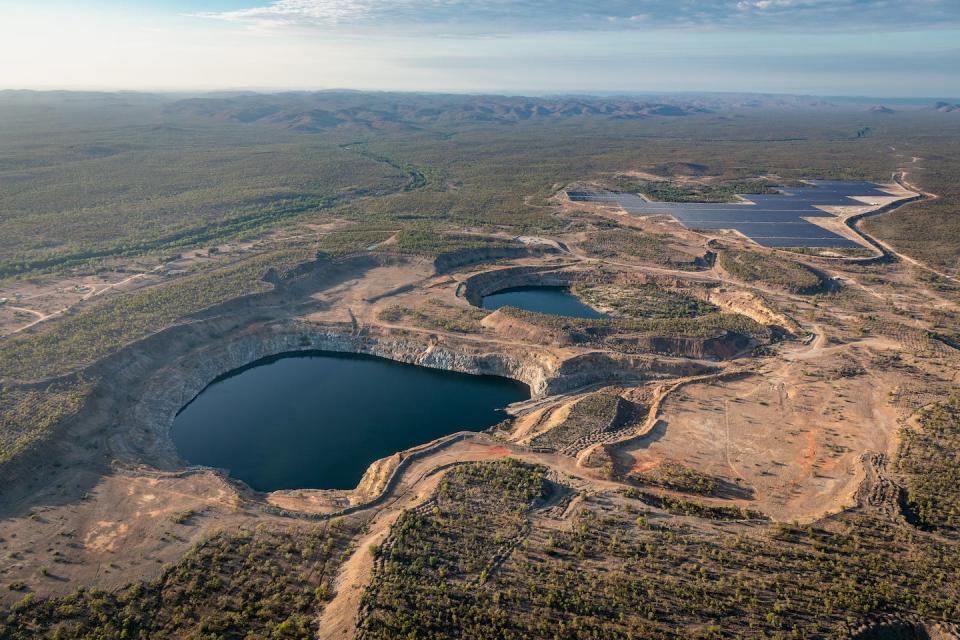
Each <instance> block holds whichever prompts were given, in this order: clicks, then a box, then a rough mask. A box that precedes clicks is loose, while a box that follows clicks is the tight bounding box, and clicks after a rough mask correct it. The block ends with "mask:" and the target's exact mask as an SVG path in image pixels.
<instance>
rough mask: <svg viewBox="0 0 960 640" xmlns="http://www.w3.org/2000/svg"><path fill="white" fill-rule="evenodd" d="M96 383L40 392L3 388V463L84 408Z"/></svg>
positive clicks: (0, 404) (58, 386) (0, 457)
mask: <svg viewBox="0 0 960 640" xmlns="http://www.w3.org/2000/svg"><path fill="white" fill-rule="evenodd" d="M92 389H93V383H91V382H90V381H88V380H84V379H82V378H81V379H80V380H79V381H74V382H59V383H55V384H51V385H48V386H46V387H45V388H40V389H30V388H28V389H21V388H17V387H11V388H7V387H4V386H3V385H0V463H3V462H6V461H7V460H9V459H10V458H12V457H13V456H14V455H15V454H16V453H17V452H19V451H21V450H23V448H24V447H26V446H27V445H29V444H30V443H31V442H33V441H34V440H36V439H37V438H39V437H41V436H43V434H44V433H46V431H47V430H48V429H49V428H50V427H52V426H53V425H55V424H56V423H58V422H59V421H60V420H62V419H64V418H66V417H68V416H71V415H73V414H75V413H76V412H77V411H79V410H80V408H81V407H82V406H83V403H84V401H85V400H86V397H87V395H88V394H89V393H90V391H91V390H92Z"/></svg>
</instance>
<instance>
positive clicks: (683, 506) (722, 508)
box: [623, 484, 768, 520]
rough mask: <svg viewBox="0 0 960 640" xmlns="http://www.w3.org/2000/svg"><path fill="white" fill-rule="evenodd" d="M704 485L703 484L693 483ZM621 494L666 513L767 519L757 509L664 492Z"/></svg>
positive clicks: (723, 517)
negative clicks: (703, 501)
mask: <svg viewBox="0 0 960 640" xmlns="http://www.w3.org/2000/svg"><path fill="white" fill-rule="evenodd" d="M694 486H695V487H696V486H704V485H702V484H701V485H696V484H695V485H694ZM623 495H625V496H627V497H628V498H633V499H635V500H639V501H641V502H644V503H646V504H648V505H650V506H652V507H656V508H658V509H663V510H664V511H666V512H667V513H672V514H674V515H680V516H694V517H697V518H703V519H706V520H767V519H768V518H767V516H766V515H764V514H763V513H761V512H759V511H754V510H752V509H747V508H745V507H731V506H727V505H713V504H704V503H702V502H697V501H694V500H686V499H684V498H677V497H675V496H670V495H667V494H665V493H651V492H649V491H641V490H639V489H634V488H630V489H624V491H623Z"/></svg>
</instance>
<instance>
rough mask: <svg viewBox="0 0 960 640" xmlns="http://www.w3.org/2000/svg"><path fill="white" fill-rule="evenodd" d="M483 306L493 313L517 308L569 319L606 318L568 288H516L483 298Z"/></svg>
mask: <svg viewBox="0 0 960 640" xmlns="http://www.w3.org/2000/svg"><path fill="white" fill-rule="evenodd" d="M482 306H483V308H484V309H490V310H491V311H493V310H496V309H499V308H500V307H515V308H517V309H525V310H527V311H537V312H539V313H546V314H549V315H552V316H567V317H568V318H605V317H606V315H604V314H603V313H600V312H599V311H597V310H596V309H594V308H593V307H589V306H587V305H585V304H584V303H582V302H580V300H579V299H577V297H576V296H574V295H573V294H572V293H570V290H569V289H567V288H566V287H514V288H512V289H503V290H502V291H497V292H496V293H491V294H490V295H488V296H484V297H483V303H482Z"/></svg>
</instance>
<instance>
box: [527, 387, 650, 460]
mask: <svg viewBox="0 0 960 640" xmlns="http://www.w3.org/2000/svg"><path fill="white" fill-rule="evenodd" d="M630 413H631V406H630V404H629V403H628V402H627V401H625V400H624V399H623V398H621V397H620V396H619V395H617V394H615V393H606V392H600V393H593V394H590V395H588V396H586V397H585V398H582V399H580V400H578V401H577V402H576V403H574V404H573V406H572V407H570V413H569V414H568V415H567V418H566V420H564V421H563V422H562V423H561V424H558V425H557V426H555V427H553V428H552V429H550V430H549V431H547V432H546V433H543V434H540V435H538V436H536V437H535V438H533V440H531V441H530V444H531V445H532V446H534V447H543V448H550V449H562V448H564V447H566V446H568V445H571V444H573V443H575V442H576V441H577V440H579V439H581V438H585V437H587V436H589V435H591V434H593V433H596V432H600V431H608V430H612V429H615V428H616V427H617V426H618V425H619V424H620V423H622V422H623V421H624V420H625V419H626V418H628V417H629V415H630Z"/></svg>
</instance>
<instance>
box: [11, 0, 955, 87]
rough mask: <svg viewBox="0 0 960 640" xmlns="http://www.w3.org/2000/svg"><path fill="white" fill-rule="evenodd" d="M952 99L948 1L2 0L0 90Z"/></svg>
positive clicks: (952, 25) (951, 2) (951, 9)
mask: <svg viewBox="0 0 960 640" xmlns="http://www.w3.org/2000/svg"><path fill="white" fill-rule="evenodd" d="M338 87H349V88H358V89H394V90H428V91H473V92H479V91H487V92H511V93H551V92H591V91H594V92H600V91H612V92H659V91H738V92H739V91H748V92H775V93H804V94H825V95H868V96H891V97H892V96H918V95H919V96H944V97H951V96H958V95H960V0H718V1H694V0H592V1H590V2H575V1H572V0H197V1H194V2H188V1H186V0H165V1H162V2H161V1H159V0H123V1H121V0H87V1H84V2H78V1H74V2H71V1H68V0H29V1H26V0H0V88H92V89H148V90H157V89H169V90H197V89H232V88H260V89H314V88H316V89H321V88H338Z"/></svg>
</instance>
